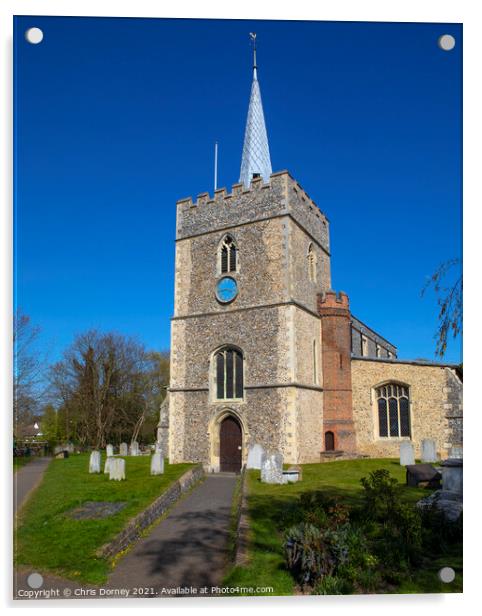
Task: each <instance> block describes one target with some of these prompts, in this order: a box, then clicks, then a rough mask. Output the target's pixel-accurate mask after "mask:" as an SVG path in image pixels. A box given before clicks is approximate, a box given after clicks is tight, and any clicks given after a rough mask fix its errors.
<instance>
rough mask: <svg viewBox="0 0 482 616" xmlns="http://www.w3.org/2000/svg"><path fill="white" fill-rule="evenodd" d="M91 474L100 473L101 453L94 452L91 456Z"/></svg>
mask: <svg viewBox="0 0 482 616" xmlns="http://www.w3.org/2000/svg"><path fill="white" fill-rule="evenodd" d="M89 473H100V451H96V450H94V451H93V452H92V453H91V454H90V459H89Z"/></svg>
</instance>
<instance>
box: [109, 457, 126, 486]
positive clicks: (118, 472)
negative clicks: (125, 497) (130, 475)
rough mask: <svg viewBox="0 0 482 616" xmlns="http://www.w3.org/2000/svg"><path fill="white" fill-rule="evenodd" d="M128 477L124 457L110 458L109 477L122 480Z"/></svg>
mask: <svg viewBox="0 0 482 616" xmlns="http://www.w3.org/2000/svg"><path fill="white" fill-rule="evenodd" d="M125 478H126V461H125V460H124V458H110V464H109V479H114V481H122V480H123V479H125Z"/></svg>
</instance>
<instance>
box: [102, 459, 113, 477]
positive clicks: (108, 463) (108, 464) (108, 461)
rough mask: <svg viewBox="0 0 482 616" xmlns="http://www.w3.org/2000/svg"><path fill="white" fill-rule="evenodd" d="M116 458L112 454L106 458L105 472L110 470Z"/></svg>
mask: <svg viewBox="0 0 482 616" xmlns="http://www.w3.org/2000/svg"><path fill="white" fill-rule="evenodd" d="M113 460H115V458H114V457H112V456H110V457H109V458H106V459H105V464H104V473H105V474H106V475H107V474H108V473H109V472H110V465H111V462H112V461H113Z"/></svg>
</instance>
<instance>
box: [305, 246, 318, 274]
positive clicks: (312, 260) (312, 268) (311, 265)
mask: <svg viewBox="0 0 482 616" xmlns="http://www.w3.org/2000/svg"><path fill="white" fill-rule="evenodd" d="M307 259H308V275H309V277H310V280H311V282H316V255H315V252H314V250H313V244H310V245H309V247H308V255H307Z"/></svg>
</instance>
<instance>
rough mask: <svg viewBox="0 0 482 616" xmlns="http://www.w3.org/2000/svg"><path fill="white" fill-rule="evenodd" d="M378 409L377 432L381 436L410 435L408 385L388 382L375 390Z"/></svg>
mask: <svg viewBox="0 0 482 616" xmlns="http://www.w3.org/2000/svg"><path fill="white" fill-rule="evenodd" d="M375 393H376V398H377V410H378V434H379V436H380V437H382V438H390V437H400V436H410V399H409V392H408V387H407V386H406V385H399V384H398V383H388V384H387V385H382V386H381V387H377V389H376V390H375Z"/></svg>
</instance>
